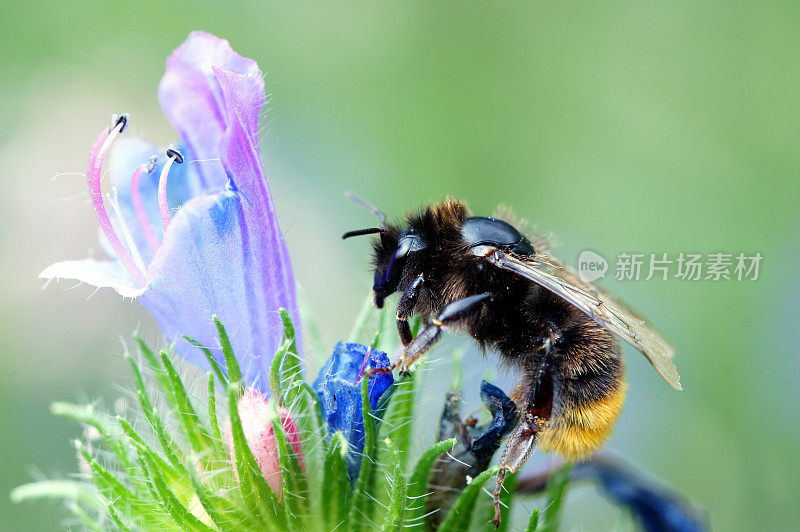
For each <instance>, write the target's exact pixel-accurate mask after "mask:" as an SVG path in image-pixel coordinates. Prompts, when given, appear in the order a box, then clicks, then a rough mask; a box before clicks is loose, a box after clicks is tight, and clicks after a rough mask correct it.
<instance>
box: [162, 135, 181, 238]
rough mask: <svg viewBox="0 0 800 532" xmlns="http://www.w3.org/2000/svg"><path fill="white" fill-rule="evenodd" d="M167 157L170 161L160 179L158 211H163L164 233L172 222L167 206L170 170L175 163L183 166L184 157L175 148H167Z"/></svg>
mask: <svg viewBox="0 0 800 532" xmlns="http://www.w3.org/2000/svg"><path fill="white" fill-rule="evenodd" d="M167 157H169V160H168V161H167V164H165V165H164V168H163V169H162V170H161V175H160V176H159V178H158V210H159V211H161V225H162V226H163V227H164V233H166V232H167V227H169V224H170V222H171V221H172V216H171V215H170V213H169V205H167V176H168V175H169V169H170V168H172V164H173V163H178V164H181V163H182V162H183V155H181V152H179V151H178V150H177V149H175V148H172V147H170V148H167Z"/></svg>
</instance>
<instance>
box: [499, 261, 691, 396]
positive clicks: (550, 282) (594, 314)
mask: <svg viewBox="0 0 800 532" xmlns="http://www.w3.org/2000/svg"><path fill="white" fill-rule="evenodd" d="M487 259H489V261H490V262H492V263H493V264H495V265H496V266H498V267H499V268H502V269H504V270H507V271H510V272H513V273H516V274H517V275H520V276H522V277H525V278H526V279H528V280H530V281H533V282H534V283H536V284H538V285H540V286H542V287H544V288H546V289H548V290H550V291H551V292H553V293H554V294H556V295H558V296H559V297H562V298H563V299H565V300H566V301H568V302H570V303H572V304H573V305H575V306H576V307H577V308H578V309H580V310H581V311H582V312H584V313H585V314H587V315H588V316H589V317H590V318H592V319H593V320H594V321H596V322H597V323H599V324H600V325H602V326H603V327H605V328H606V329H608V330H609V331H611V332H612V333H614V334H616V335H618V336H620V337H621V338H623V339H624V340H626V341H627V342H630V343H631V344H632V345H633V346H634V347H636V348H637V349H638V350H639V351H641V352H642V354H644V356H646V357H647V360H649V361H650V363H651V364H652V365H653V367H654V368H655V369H656V371H658V373H659V374H660V375H661V376H662V377H663V378H664V380H665V381H667V383H669V385H670V386H672V387H673V388H675V389H676V390H681V389H682V388H681V381H680V375H678V370H677V368H675V364H673V363H672V356H673V354H674V353H675V351H674V349H673V348H672V347H671V346H670V345H669V344H668V343H667V342H666V341H665V340H664V339H663V338H662V337H661V336H660V335H659V334H658V333H657V332H656V331H655V330H654V329H653V328H652V327H650V326H649V325H647V323H646V322H645V321H644V319H642V318H641V317H640V316H638V315H637V313H636V312H634V311H633V310H631V309H630V308H629V307H628V306H626V305H625V304H624V303H622V302H620V301H619V300H617V299H616V298H615V297H614V296H612V295H611V294H609V293H607V292H605V291H604V290H602V289H601V288H599V287H597V286H593V285H589V284H587V283H584V282H583V281H581V280H580V278H579V277H578V275H577V274H576V273H575V272H574V271H573V270H572V269H571V268H570V267H569V266H567V265H565V264H563V263H562V262H560V261H559V260H558V259H556V258H554V257H552V256H550V255H548V254H540V255H537V256H536V257H535V258H526V259H524V260H523V259H519V258H517V257H514V256H513V255H510V254H507V253H502V252H499V253H494V254H492V255H488V256H487Z"/></svg>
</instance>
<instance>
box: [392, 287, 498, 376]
mask: <svg viewBox="0 0 800 532" xmlns="http://www.w3.org/2000/svg"><path fill="white" fill-rule="evenodd" d="M404 295H405V294H404ZM491 298H492V294H490V293H488V292H487V293H485V294H478V295H476V296H469V297H465V298H464V299H459V300H457V301H453V302H452V303H450V304H449V305H447V306H446V307H444V310H442V312H440V313H439V315H438V316H436V317H435V318H434V319H432V320H431V322H430V323H429V324H428V325H427V326H426V327H425V328H424V329H423V330H422V332H420V333H419V334H418V335H417V337H416V338H414V340H413V341H412V342H411V343H409V344H408V345H407V346H406V348H405V350H404V351H403V354H402V355H400V362H399V365H400V374H401V375H404V374H407V373H408V367H409V366H410V365H411V364H413V363H414V361H416V360H417V359H418V358H419V357H420V356H421V355H422V354H423V353H425V351H427V350H428V349H430V348H431V346H433V344H435V343H436V342H437V341H438V340H439V336H440V335H441V332H442V328H444V327H447V326H448V325H454V324H456V323H458V322H461V321H463V320H465V319H467V318H470V317H472V316H474V315H475V314H477V313H478V312H480V310H481V308H483V304H484V303H486V302H487V301H489V300H490V299H491ZM409 334H410V333H409Z"/></svg>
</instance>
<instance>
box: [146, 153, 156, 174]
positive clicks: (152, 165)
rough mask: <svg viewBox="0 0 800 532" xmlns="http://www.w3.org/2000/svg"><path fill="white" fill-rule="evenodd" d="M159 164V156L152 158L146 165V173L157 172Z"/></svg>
mask: <svg viewBox="0 0 800 532" xmlns="http://www.w3.org/2000/svg"><path fill="white" fill-rule="evenodd" d="M157 164H158V155H153V156H151V157H150V160H149V161H147V163H145V169H144V171H145V172H147V173H148V174H152V173H153V172H155V171H156V165H157Z"/></svg>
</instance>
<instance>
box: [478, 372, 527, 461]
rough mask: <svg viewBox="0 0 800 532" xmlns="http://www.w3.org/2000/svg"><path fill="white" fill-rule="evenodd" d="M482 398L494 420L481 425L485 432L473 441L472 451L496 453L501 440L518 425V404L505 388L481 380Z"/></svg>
mask: <svg viewBox="0 0 800 532" xmlns="http://www.w3.org/2000/svg"><path fill="white" fill-rule="evenodd" d="M481 400H482V401H483V404H484V405H486V408H488V409H489V412H491V413H492V420H491V421H490V422H489V423H488V424H486V425H484V426H482V427H480V429H481V430H482V431H483V433H482V434H481V435H480V436H478V437H477V438H475V439H474V440H473V441H472V445H471V446H470V451H471V452H473V453H475V454H481V453H489V454H494V452H495V451H496V450H497V449H498V447H499V446H500V440H501V439H502V438H503V437H504V436H505V435H506V434H508V433H509V432H510V431H511V429H513V428H514V427H515V426H516V425H517V421H518V416H517V405H516V404H514V401H512V400H511V399H510V398H509V397H508V396H507V395H506V394H505V392H504V391H503V390H501V389H500V388H498V387H497V386H494V385H493V384H489V383H488V382H486V381H481Z"/></svg>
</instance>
